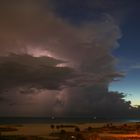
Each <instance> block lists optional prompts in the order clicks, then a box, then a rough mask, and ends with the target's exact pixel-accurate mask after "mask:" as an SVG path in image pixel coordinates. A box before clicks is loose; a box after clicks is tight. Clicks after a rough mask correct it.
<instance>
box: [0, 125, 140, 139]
mask: <svg viewBox="0 0 140 140" xmlns="http://www.w3.org/2000/svg"><path fill="white" fill-rule="evenodd" d="M54 125H55V126H56V125H59V126H60V125H61V124H54ZM63 125H74V126H76V127H79V128H80V131H84V132H85V130H86V129H87V128H88V127H89V126H90V127H92V128H101V127H103V126H105V125H106V123H81V124H76V123H75V124H63ZM113 126H123V123H113ZM135 126H136V123H127V127H128V128H131V127H135ZM0 127H1V128H2V127H9V128H10V127H11V128H17V131H9V132H1V134H2V135H22V136H42V137H48V136H49V134H50V133H55V132H59V131H60V130H61V129H64V130H66V131H67V132H74V130H75V128H74V127H64V128H59V129H57V128H54V129H52V128H51V124H22V125H0ZM110 130H111V129H110ZM112 130H113V129H112ZM86 135H87V136H90V137H92V136H94V133H93V132H89V133H87V132H86ZM99 136H101V137H108V136H109V137H131V136H133V137H139V138H140V131H137V130H136V131H135V132H133V133H132V134H130V133H128V134H111V133H108V132H100V133H99Z"/></svg>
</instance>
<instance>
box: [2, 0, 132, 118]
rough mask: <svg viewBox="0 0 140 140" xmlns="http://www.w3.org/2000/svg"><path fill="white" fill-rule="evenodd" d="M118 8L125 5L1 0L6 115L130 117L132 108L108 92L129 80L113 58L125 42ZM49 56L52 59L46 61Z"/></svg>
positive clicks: (127, 102) (3, 101) (122, 95)
mask: <svg viewBox="0 0 140 140" xmlns="http://www.w3.org/2000/svg"><path fill="white" fill-rule="evenodd" d="M63 3H64V4H63ZM103 3H104V4H103ZM123 4H124V3H121V6H123ZM116 5H117V6H118V5H119V6H120V3H119V2H116V4H115V3H111V1H108V2H105V1H104V0H99V1H97V0H95V1H91V0H87V1H79V0H76V1H73V0H71V1H69V0H66V1H64V0H61V1H60V2H59V4H58V2H57V1H55V0H53V1H44V0H24V1H21V0H13V1H10V0H1V1H0V21H1V22H0V92H1V97H0V101H2V102H1V104H2V105H3V106H5V110H7V111H5V110H4V109H3V108H2V107H0V111H1V112H2V113H3V115H10V112H12V111H13V110H14V112H15V114H16V115H24V116H26V115H27V116H28V115H30V116H34V115H35V116H49V115H56V116H57V115H58V116H64V115H68V116H70V115H73V116H74V115H92V116H94V115H97V116H101V115H102V116H106V114H110V115H112V116H114V115H123V116H125V115H128V114H129V113H130V108H131V102H129V101H125V99H124V97H125V95H124V94H123V93H118V92H110V91H109V90H108V87H109V84H110V83H111V82H112V81H115V80H119V79H120V78H121V77H123V76H124V74H122V73H121V72H118V71H117V70H116V69H115V65H116V59H115V58H114V56H113V55H112V51H113V49H115V48H116V47H118V45H119V44H118V40H119V39H120V38H121V31H120V27H119V23H118V22H117V21H116V19H115V18H114V17H113V16H114V15H116V14H117V11H116V9H115V7H116ZM110 6H112V7H114V11H113V12H112V14H111V9H108V7H110ZM81 9H84V10H81ZM61 10H62V11H61ZM63 10H64V11H63ZM97 11H99V12H100V14H99V15H100V16H99V17H96V16H94V13H97ZM72 12H73V13H72ZM81 12H82V13H81ZM81 15H83V16H81ZM117 15H119V14H117ZM85 17H88V18H86V20H84V19H85ZM117 19H118V17H117ZM45 51H47V52H49V53H50V55H51V57H48V54H46V56H40V54H42V53H43V52H45ZM44 55H45V54H44ZM37 56H39V57H37ZM60 60H61V61H60ZM64 62H65V63H64ZM61 64H62V65H63V64H64V65H63V67H61ZM58 65H59V66H58ZM54 90H57V91H54ZM27 107H28V110H27ZM106 110H107V111H106ZM8 112H9V113H8Z"/></svg>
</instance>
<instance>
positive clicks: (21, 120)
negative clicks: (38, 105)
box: [0, 117, 140, 124]
mask: <svg viewBox="0 0 140 140" xmlns="http://www.w3.org/2000/svg"><path fill="white" fill-rule="evenodd" d="M103 122H105V123H108V122H112V123H113V122H123V123H128V122H140V118H95V117H63V118H62V117H61V118H60V117H59V118H58V117H56V118H55V117H38V118H33V117H0V124H51V123H103Z"/></svg>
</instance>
